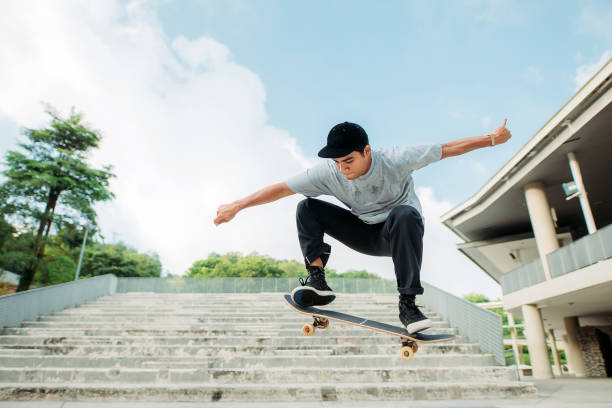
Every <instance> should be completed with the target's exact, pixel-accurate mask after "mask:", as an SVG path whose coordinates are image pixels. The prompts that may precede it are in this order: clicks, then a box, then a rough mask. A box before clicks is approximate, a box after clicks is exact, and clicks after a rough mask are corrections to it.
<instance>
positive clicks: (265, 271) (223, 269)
mask: <svg viewBox="0 0 612 408" xmlns="http://www.w3.org/2000/svg"><path fill="white" fill-rule="evenodd" d="M325 274H326V277H327V278H362V279H380V277H379V276H377V275H374V274H371V273H368V272H367V271H365V270H360V271H357V270H349V271H346V272H345V273H342V274H339V273H337V272H336V271H335V270H334V269H326V270H325ZM305 275H306V268H305V267H304V263H303V262H298V261H296V260H290V261H288V260H276V259H273V258H270V257H267V256H262V255H260V254H258V253H257V252H253V253H251V254H249V255H247V256H243V255H242V254H241V253H240V252H229V253H227V254H225V255H219V254H217V253H215V252H211V253H210V254H209V255H208V258H206V259H200V260H198V261H195V262H194V263H193V264H192V265H191V267H190V268H189V271H188V273H187V275H185V277H186V278H229V277H242V278H281V277H282V278H297V277H298V276H305Z"/></svg>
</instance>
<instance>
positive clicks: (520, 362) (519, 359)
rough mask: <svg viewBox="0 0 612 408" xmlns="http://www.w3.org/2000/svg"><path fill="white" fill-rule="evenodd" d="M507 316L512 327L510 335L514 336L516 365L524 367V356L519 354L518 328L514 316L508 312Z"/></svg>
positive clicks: (513, 346)
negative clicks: (515, 325)
mask: <svg viewBox="0 0 612 408" xmlns="http://www.w3.org/2000/svg"><path fill="white" fill-rule="evenodd" d="M506 316H508V325H509V326H510V335H511V336H512V351H513V352H514V357H515V359H516V364H517V365H523V354H522V353H521V352H519V348H518V344H517V343H518V341H517V340H518V337H517V335H516V327H514V316H513V315H512V313H510V312H506Z"/></svg>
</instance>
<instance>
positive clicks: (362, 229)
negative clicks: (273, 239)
mask: <svg viewBox="0 0 612 408" xmlns="http://www.w3.org/2000/svg"><path fill="white" fill-rule="evenodd" d="M505 126H506V119H504V121H503V123H502V125H501V126H499V127H498V128H497V129H495V131H494V132H493V133H490V134H487V135H485V136H475V137H467V138H463V139H459V140H455V141H453V142H449V143H445V144H428V145H417V146H403V147H393V148H390V149H379V148H375V149H372V148H371V147H370V144H369V140H368V135H367V133H366V132H365V130H364V129H363V128H362V127H361V126H359V125H357V124H355V123H349V122H344V123H340V124H338V125H336V126H334V127H333V128H332V129H331V130H330V132H329V134H328V136H327V145H326V146H325V147H323V149H321V150H320V151H319V154H318V155H319V157H324V158H330V159H332V160H329V161H326V162H323V163H320V164H318V165H316V166H313V167H312V168H310V169H307V170H305V171H304V172H302V173H300V174H297V175H295V176H293V177H291V178H288V179H286V180H285V181H284V182H281V183H278V184H274V185H271V186H269V187H266V188H263V189H261V190H259V191H257V192H255V193H253V194H252V195H250V196H248V197H245V198H243V199H241V200H238V201H235V202H233V203H230V204H224V205H221V206H219V208H218V210H217V217H216V218H215V220H214V223H215V225H219V224H221V223H224V222H228V221H230V220H231V219H232V218H234V216H235V215H236V213H237V212H238V211H240V210H242V209H244V208H247V207H251V206H255V205H259V204H264V203H269V202H272V201H275V200H278V199H280V198H283V197H286V196H289V195H292V194H295V193H300V194H303V195H304V196H306V197H307V198H306V199H304V200H302V201H300V202H299V203H298V206H297V214H296V221H297V230H298V239H299V242H300V247H301V250H302V254H303V255H304V264H305V266H306V270H307V271H308V277H307V278H306V279H305V280H302V279H300V285H299V286H297V287H296V288H295V289H294V290H293V292H292V293H291V296H292V298H293V300H294V301H295V302H296V303H298V304H300V305H302V306H311V305H325V304H328V303H330V302H332V301H333V300H334V299H335V295H334V293H333V290H332V289H331V288H330V287H329V286H328V285H327V282H326V281H325V266H326V264H327V261H328V260H329V257H330V254H331V246H330V245H329V244H327V243H325V242H324V241H323V234H324V233H327V234H328V235H330V236H332V237H333V238H335V239H337V240H338V241H340V242H342V243H343V244H345V245H347V246H348V247H350V248H352V249H354V250H356V251H358V252H361V253H364V254H367V255H373V256H390V257H391V258H392V259H393V264H394V269H395V276H396V280H397V290H398V292H399V318H400V321H401V322H402V324H403V325H404V326H406V330H407V331H408V332H409V333H416V332H418V331H420V330H424V329H426V328H428V327H430V326H431V321H430V320H429V319H428V318H427V317H426V316H425V315H423V313H422V312H421V311H420V310H419V309H418V307H417V306H416V305H415V297H416V295H421V294H423V287H422V286H421V281H420V270H421V259H422V254H423V233H424V226H423V216H422V210H421V204H420V202H419V199H418V197H417V196H416V194H415V191H414V190H415V188H414V182H413V179H412V172H413V171H415V170H417V169H420V168H422V167H424V166H426V165H428V164H430V163H433V162H436V161H438V160H441V159H443V158H446V157H450V156H457V155H460V154H464V153H467V152H469V151H471V150H474V149H478V148H483V147H486V146H494V145H496V144H500V143H504V142H506V141H507V140H508V139H510V137H511V134H510V132H509V131H508V129H506V127H505ZM321 194H327V195H332V196H335V197H336V198H337V199H338V200H340V201H341V202H342V203H344V204H345V205H346V206H347V207H348V208H350V211H349V210H346V209H344V208H341V207H339V206H337V205H334V204H331V203H329V202H326V201H322V200H317V199H315V198H312V197H316V196H319V195H321Z"/></svg>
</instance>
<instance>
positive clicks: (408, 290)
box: [397, 288, 425, 295]
mask: <svg viewBox="0 0 612 408" xmlns="http://www.w3.org/2000/svg"><path fill="white" fill-rule="evenodd" d="M397 291H398V292H399V293H401V294H402V295H422V294H423V292H424V291H425V290H424V289H423V288H397Z"/></svg>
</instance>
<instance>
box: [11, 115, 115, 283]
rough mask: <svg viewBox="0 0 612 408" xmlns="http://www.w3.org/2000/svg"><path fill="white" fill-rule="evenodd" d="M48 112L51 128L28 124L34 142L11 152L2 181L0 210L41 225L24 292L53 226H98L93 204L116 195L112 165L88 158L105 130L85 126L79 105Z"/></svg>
mask: <svg viewBox="0 0 612 408" xmlns="http://www.w3.org/2000/svg"><path fill="white" fill-rule="evenodd" d="M46 112H47V113H48V114H49V115H50V116H51V123H50V125H49V127H48V128H44V129H25V130H24V132H23V133H24V135H25V136H26V137H27V139H28V141H27V142H26V143H19V146H20V147H21V148H22V149H23V151H21V152H19V151H9V152H8V153H7V154H6V167H7V169H6V170H4V171H3V172H2V174H3V175H4V176H5V177H6V181H5V182H4V183H3V184H2V185H0V198H1V200H0V214H3V215H8V216H9V217H10V218H11V219H14V220H16V221H19V222H20V223H21V224H23V225H25V226H26V227H29V228H30V229H33V228H34V226H36V225H37V231H36V233H35V239H34V242H33V244H32V247H31V252H32V253H33V255H34V258H33V259H29V260H28V261H27V262H25V264H24V265H22V266H21V269H20V270H19V273H20V274H21V280H20V282H19V287H18V290H19V291H22V290H27V289H28V288H29V286H30V283H31V282H32V279H33V276H34V274H35V272H36V271H37V270H38V269H39V267H42V263H41V261H42V259H43V257H44V251H45V245H46V243H47V241H46V238H47V237H48V236H49V232H50V230H51V226H52V225H55V226H56V228H59V229H61V228H62V227H63V226H65V225H68V224H70V225H77V224H79V223H85V222H87V223H89V224H92V225H95V224H96V212H95V210H94V208H93V205H94V204H95V203H96V202H99V201H107V200H110V199H112V198H113V197H114V195H113V193H112V192H110V191H109V190H108V187H109V179H110V178H111V177H114V174H112V173H111V166H104V167H103V168H102V169H95V168H91V167H89V166H88V164H87V163H86V159H87V156H88V154H89V153H90V151H91V150H92V149H94V148H97V147H98V144H99V142H100V140H101V135H100V134H99V132H97V131H95V130H92V129H90V128H88V127H87V126H86V125H84V124H83V123H82V115H81V114H79V113H76V112H75V111H74V109H72V111H71V113H70V115H69V116H68V117H67V118H62V117H60V116H59V115H58V114H57V113H56V112H55V111H54V110H53V109H52V108H51V107H47V110H46ZM62 262H64V261H62ZM64 264H65V262H64ZM40 272H41V273H42V274H43V275H45V274H47V272H45V271H40ZM43 280H44V278H43Z"/></svg>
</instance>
